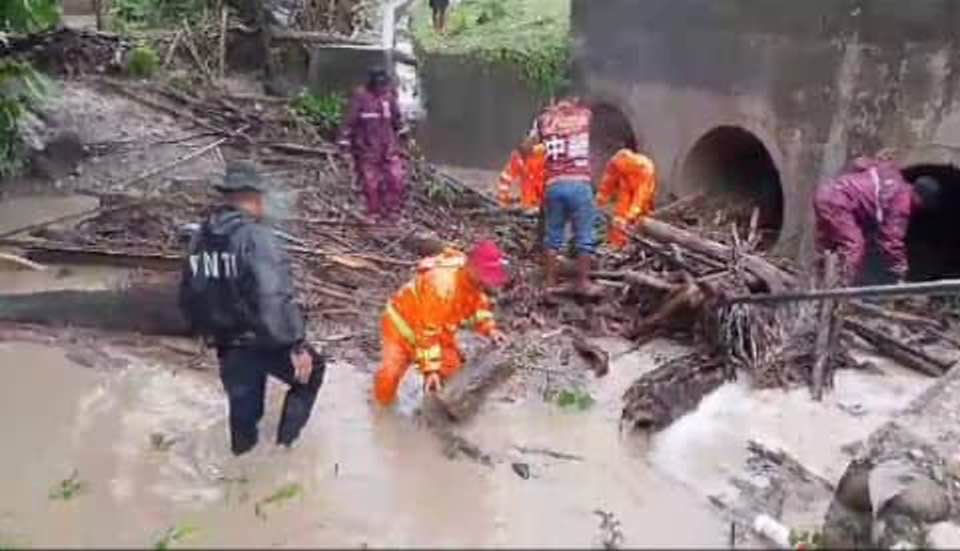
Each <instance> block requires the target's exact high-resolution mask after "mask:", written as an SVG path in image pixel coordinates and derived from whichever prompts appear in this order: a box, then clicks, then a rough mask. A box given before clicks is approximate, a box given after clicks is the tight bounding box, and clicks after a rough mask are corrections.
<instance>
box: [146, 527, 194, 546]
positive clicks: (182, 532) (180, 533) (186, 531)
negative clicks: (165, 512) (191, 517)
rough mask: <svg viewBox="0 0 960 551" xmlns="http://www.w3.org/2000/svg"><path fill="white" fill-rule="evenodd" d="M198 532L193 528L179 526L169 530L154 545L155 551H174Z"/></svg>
mask: <svg viewBox="0 0 960 551" xmlns="http://www.w3.org/2000/svg"><path fill="white" fill-rule="evenodd" d="M196 532H197V529H196V528H194V527H193V526H187V525H178V526H173V527H171V528H168V529H167V530H166V531H165V532H164V533H163V534H162V535H161V536H160V537H159V538H158V539H157V541H156V542H154V544H153V548H154V549H172V548H173V546H174V545H176V544H178V543H181V542H182V541H184V540H185V539H187V538H189V537H190V536H192V535H193V534H195V533H196Z"/></svg>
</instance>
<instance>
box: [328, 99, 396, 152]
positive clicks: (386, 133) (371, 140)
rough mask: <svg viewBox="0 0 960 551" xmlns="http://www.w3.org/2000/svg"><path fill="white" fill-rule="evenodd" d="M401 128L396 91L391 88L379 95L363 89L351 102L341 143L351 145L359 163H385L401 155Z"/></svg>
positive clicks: (341, 133) (341, 135)
mask: <svg viewBox="0 0 960 551" xmlns="http://www.w3.org/2000/svg"><path fill="white" fill-rule="evenodd" d="M402 127H403V118H402V117H401V114H400V107H399V105H398V104H397V92H396V90H395V89H393V88H389V89H387V90H385V91H384V92H383V93H382V94H379V95H378V94H374V93H373V92H371V91H370V90H368V89H367V88H366V87H360V88H357V90H356V91H355V92H354V94H353V97H352V98H351V100H350V107H349V108H348V110H347V116H346V118H345V119H344V122H343V128H341V131H340V142H341V143H344V144H347V143H349V145H350V149H351V152H352V153H353V154H354V156H355V157H357V158H358V159H361V160H376V161H382V160H386V159H389V158H391V157H393V156H394V155H397V154H398V153H399V152H400V139H399V133H400V130H401V128H402Z"/></svg>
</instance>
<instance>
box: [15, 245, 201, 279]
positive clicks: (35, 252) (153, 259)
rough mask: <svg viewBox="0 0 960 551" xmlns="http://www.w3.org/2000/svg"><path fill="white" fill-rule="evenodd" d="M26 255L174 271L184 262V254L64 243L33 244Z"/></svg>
mask: <svg viewBox="0 0 960 551" xmlns="http://www.w3.org/2000/svg"><path fill="white" fill-rule="evenodd" d="M24 254H25V256H26V257H27V258H29V259H30V260H34V261H37V262H46V263H48V264H72V265H76V266H119V267H124V268H139V269H142V270H152V271H161V272H175V271H178V270H180V268H181V267H182V266H183V257H181V256H177V255H169V254H159V253H158V254H145V253H140V254H133V253H123V252H114V251H104V250H90V249H83V248H81V247H68V246H65V245H41V244H36V245H33V244H31V245H30V246H29V248H27V250H26V251H25V253H24Z"/></svg>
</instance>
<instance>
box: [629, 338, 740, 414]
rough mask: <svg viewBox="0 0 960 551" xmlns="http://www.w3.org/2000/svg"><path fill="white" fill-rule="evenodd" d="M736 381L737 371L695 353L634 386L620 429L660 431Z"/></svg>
mask: <svg viewBox="0 0 960 551" xmlns="http://www.w3.org/2000/svg"><path fill="white" fill-rule="evenodd" d="M733 378H734V372H733V370H732V369H731V368H730V367H729V366H727V365H725V362H724V360H723V359H722V358H719V357H716V356H713V355H707V354H699V353H695V354H688V355H686V356H681V357H679V358H676V359H674V360H671V361H669V362H667V363H665V364H663V365H662V366H660V367H658V368H657V369H655V370H653V371H651V372H650V373H647V374H646V375H643V376H642V377H640V378H639V379H637V380H636V381H634V383H633V384H632V385H630V388H628V389H627V391H626V392H625V393H624V395H623V401H624V405H623V411H622V413H621V416H620V427H621V429H622V428H624V426H626V427H627V428H629V429H632V430H655V431H656V430H660V429H662V428H664V427H666V426H667V425H669V424H670V423H672V422H673V421H674V420H676V419H677V418H679V417H680V416H682V415H684V414H686V413H689V412H691V411H693V410H694V409H696V407H697V405H698V404H699V403H700V400H702V399H703V397H704V396H706V395H707V394H709V393H710V392H712V391H713V390H715V389H717V388H719V387H720V386H721V385H722V384H723V383H725V382H727V381H729V380H732V379H733Z"/></svg>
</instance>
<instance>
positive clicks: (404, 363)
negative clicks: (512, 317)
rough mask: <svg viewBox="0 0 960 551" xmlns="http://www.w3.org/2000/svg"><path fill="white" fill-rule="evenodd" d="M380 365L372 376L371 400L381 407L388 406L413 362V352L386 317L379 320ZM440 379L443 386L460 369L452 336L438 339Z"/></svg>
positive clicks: (411, 346)
mask: <svg viewBox="0 0 960 551" xmlns="http://www.w3.org/2000/svg"><path fill="white" fill-rule="evenodd" d="M381 324H382V329H383V363H382V364H381V366H380V370H379V371H377V374H376V375H375V376H374V396H375V397H376V399H377V401H378V402H380V403H381V404H389V403H390V402H392V401H393V400H394V398H395V397H396V396H397V388H399V387H400V381H402V380H403V376H404V375H406V374H407V370H408V369H410V366H411V365H412V364H414V363H415V362H416V356H415V351H414V349H413V345H411V344H410V343H409V342H407V340H406V339H405V338H403V335H401V334H400V332H399V331H398V330H397V327H396V325H394V324H393V321H392V320H391V319H390V318H389V317H388V316H383V321H382V322H381ZM440 350H441V352H440V354H441V356H440V358H441V359H440V378H441V379H442V380H443V381H444V382H446V381H447V380H448V379H449V378H450V377H453V376H454V375H455V374H456V373H457V372H458V371H460V368H461V367H462V366H463V356H462V354H461V352H460V348H459V347H458V346H457V336H456V335H455V334H453V333H443V334H441V335H440Z"/></svg>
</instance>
